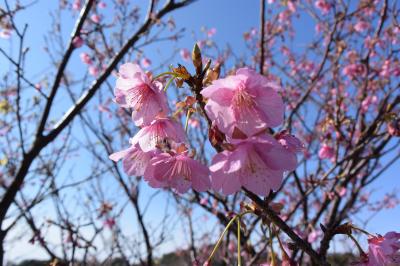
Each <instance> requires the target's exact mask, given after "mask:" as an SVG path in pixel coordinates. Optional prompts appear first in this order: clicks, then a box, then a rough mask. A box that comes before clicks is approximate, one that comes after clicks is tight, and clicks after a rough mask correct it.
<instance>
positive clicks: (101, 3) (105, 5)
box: [97, 2, 107, 9]
mask: <svg viewBox="0 0 400 266" xmlns="http://www.w3.org/2000/svg"><path fill="white" fill-rule="evenodd" d="M97 6H98V7H99V8H102V9H103V8H106V7H107V4H106V3H105V2H99V3H98V4H97Z"/></svg>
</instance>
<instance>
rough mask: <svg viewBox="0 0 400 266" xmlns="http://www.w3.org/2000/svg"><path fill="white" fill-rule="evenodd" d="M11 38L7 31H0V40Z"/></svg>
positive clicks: (9, 32)
mask: <svg viewBox="0 0 400 266" xmlns="http://www.w3.org/2000/svg"><path fill="white" fill-rule="evenodd" d="M10 37H11V31H10V30H7V29H3V30H1V31H0V38H3V39H9V38H10Z"/></svg>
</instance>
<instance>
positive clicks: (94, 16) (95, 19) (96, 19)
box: [90, 14, 101, 24]
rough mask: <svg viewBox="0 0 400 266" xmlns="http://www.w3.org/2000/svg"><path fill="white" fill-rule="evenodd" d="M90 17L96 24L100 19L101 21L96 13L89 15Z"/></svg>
mask: <svg viewBox="0 0 400 266" xmlns="http://www.w3.org/2000/svg"><path fill="white" fill-rule="evenodd" d="M90 19H91V20H92V21H93V22H94V23H96V24H98V23H100V21H101V17H100V15H98V14H93V15H91V16H90Z"/></svg>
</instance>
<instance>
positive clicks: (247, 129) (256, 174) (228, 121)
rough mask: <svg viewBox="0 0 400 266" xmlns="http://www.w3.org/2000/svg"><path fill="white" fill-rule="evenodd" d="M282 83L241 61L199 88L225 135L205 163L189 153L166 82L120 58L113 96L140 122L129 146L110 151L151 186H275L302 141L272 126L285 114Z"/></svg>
mask: <svg viewBox="0 0 400 266" xmlns="http://www.w3.org/2000/svg"><path fill="white" fill-rule="evenodd" d="M279 89H280V88H279V86H278V85H277V84H275V83H274V82H272V81H270V80H268V79H267V78H266V77H264V76H262V75H260V74H258V73H256V72H255V71H254V70H251V69H248V68H241V69H239V70H237V72H236V74H235V75H230V76H228V77H226V78H223V79H217V80H214V81H213V82H212V84H211V85H210V86H208V87H206V88H204V89H203V90H202V91H201V95H202V96H203V97H204V99H205V101H206V105H205V112H206V114H207V116H208V118H209V119H210V120H211V121H212V124H213V125H212V127H213V129H214V130H216V131H218V132H219V133H220V134H222V135H223V136H224V141H223V142H221V143H220V144H221V147H223V148H222V151H221V152H220V153H218V154H216V155H215V156H214V158H213V159H212V165H211V166H210V169H208V168H207V167H206V166H204V165H202V164H201V163H200V162H198V161H196V160H194V159H193V158H192V157H193V156H190V155H189V152H188V148H187V146H186V144H185V142H186V137H185V132H184V130H183V128H182V126H181V125H180V124H179V122H178V121H175V120H174V119H173V118H172V117H170V116H168V114H169V107H168V103H167V97H166V94H165V93H164V92H163V84H162V83H161V82H159V81H155V80H151V79H150V77H149V76H148V75H146V73H144V72H143V70H142V69H141V68H140V67H139V66H138V65H136V64H132V63H127V64H124V65H123V66H121V67H120V69H119V74H118V79H117V82H116V89H115V102H116V103H118V104H119V105H120V106H121V107H124V108H130V109H131V110H132V120H133V122H134V123H135V125H136V126H138V127H140V128H141V129H140V130H139V132H138V133H137V134H136V135H135V136H134V137H133V138H131V140H130V143H131V145H132V146H131V147H130V148H129V149H127V150H123V151H120V152H117V153H114V154H112V155H111V156H110V158H111V159H112V160H114V161H118V160H120V159H123V167H124V171H125V172H126V173H127V174H129V175H136V176H144V180H145V181H147V182H148V183H149V185H150V186H152V187H154V188H165V187H171V188H173V189H174V190H175V191H177V192H179V193H184V192H186V191H187V190H188V189H189V188H190V187H192V188H193V189H194V190H196V191H199V192H200V191H205V190H207V189H209V188H210V187H212V188H213V189H214V190H216V191H221V192H222V193H223V194H225V195H229V194H233V193H235V192H237V191H239V190H240V189H241V188H242V187H245V188H246V189H248V190H250V191H252V192H253V193H256V194H258V195H263V196H265V195H268V194H269V193H270V191H271V190H277V189H278V188H279V187H280V185H281V184H282V178H283V174H284V172H286V171H292V170H294V169H295V168H296V165H297V159H296V153H297V152H299V151H301V149H302V143H301V142H300V141H299V140H298V139H297V138H296V137H294V136H292V135H290V134H288V133H286V132H285V131H282V132H280V133H278V134H275V136H273V135H272V134H270V133H269V131H270V130H271V128H273V127H277V126H279V125H281V124H282V122H283V115H284V104H283V101H282V98H281V96H280V95H279V94H278V90H279ZM210 173H211V174H210ZM210 177H211V181H210Z"/></svg>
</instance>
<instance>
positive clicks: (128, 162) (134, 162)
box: [109, 144, 155, 176]
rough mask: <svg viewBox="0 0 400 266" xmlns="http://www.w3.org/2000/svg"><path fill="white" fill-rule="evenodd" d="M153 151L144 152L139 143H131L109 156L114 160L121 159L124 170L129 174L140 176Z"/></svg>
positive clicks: (153, 153)
mask: <svg viewBox="0 0 400 266" xmlns="http://www.w3.org/2000/svg"><path fill="white" fill-rule="evenodd" d="M154 155H155V151H150V152H144V151H142V150H141V149H140V147H139V145H138V144H136V145H132V146H131V147H130V148H128V149H126V150H122V151H118V152H115V153H113V154H111V155H110V156H109V158H110V159H111V160H113V161H114V162H118V161H119V160H121V159H122V166H123V169H124V172H125V173H126V174H127V175H130V176H142V175H144V171H145V170H146V167H147V165H148V163H149V161H150V159H151V158H152V157H153V156H154Z"/></svg>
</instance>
